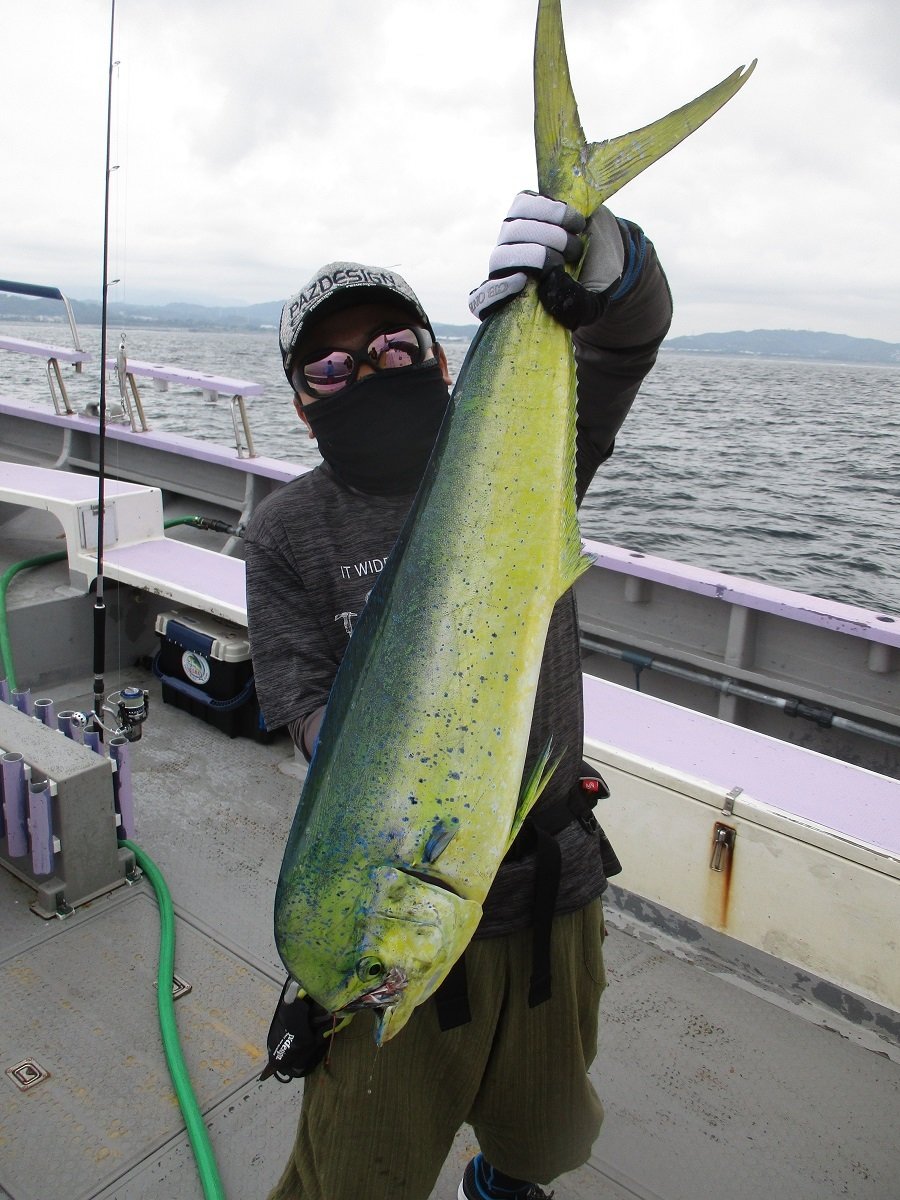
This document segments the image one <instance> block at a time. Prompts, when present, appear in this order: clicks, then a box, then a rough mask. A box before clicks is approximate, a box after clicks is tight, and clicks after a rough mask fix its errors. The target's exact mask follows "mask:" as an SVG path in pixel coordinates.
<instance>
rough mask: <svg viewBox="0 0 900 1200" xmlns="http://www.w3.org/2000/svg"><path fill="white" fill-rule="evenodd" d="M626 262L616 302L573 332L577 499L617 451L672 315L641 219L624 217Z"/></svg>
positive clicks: (665, 284)
mask: <svg viewBox="0 0 900 1200" xmlns="http://www.w3.org/2000/svg"><path fill="white" fill-rule="evenodd" d="M619 227H620V229H621V231H622V238H623V242H624V243H625V268H624V271H623V274H622V279H621V282H620V283H619V285H618V287H617V288H616V290H615V292H613V294H612V296H611V298H610V302H609V304H608V306H607V307H606V309H605V311H604V312H603V314H602V316H600V317H599V318H598V320H597V321H595V322H594V323H593V324H592V325H588V326H582V327H581V328H580V329H578V330H576V332H575V334H574V335H573V339H572V340H573V345H574V349H575V364H576V369H577V374H578V447H577V466H576V480H577V483H576V487H577V500H578V503H579V504H580V503H581V501H582V500H583V498H584V494H585V492H586V491H587V489H588V485H589V484H590V482H591V480H592V479H593V477H594V475H595V474H596V472H597V468H598V467H599V466H600V464H601V463H602V462H604V461H605V460H606V459H607V458H609V456H610V455H611V454H612V452H613V448H614V446H615V439H616V434H617V433H618V431H619V429H620V428H621V426H622V423H623V421H624V420H625V418H626V417H627V416H628V413H629V410H630V409H631V405H632V403H633V401H634V398H635V396H636V395H637V393H638V390H639V388H640V386H641V383H642V382H643V380H644V377H645V376H646V375H647V373H648V372H649V371H650V368H651V367H652V366H653V364H654V363H655V362H656V355H657V351H658V350H659V346H660V343H661V342H662V340H663V338H664V337H665V336H666V333H667V332H668V329H669V325H670V324H671V320H672V296H671V293H670V291H669V284H668V281H667V280H666V277H665V274H664V272H663V269H662V267H661V266H660V263H659V259H658V258H657V256H656V250H655V249H654V246H653V243H652V242H650V241H649V240H648V239H647V238H646V236H645V235H644V233H643V230H641V229H640V228H639V227H638V226H637V225H634V224H632V223H631V222H630V221H622V220H621V219H620V221H619Z"/></svg>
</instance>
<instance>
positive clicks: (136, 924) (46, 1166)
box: [0, 883, 278, 1200]
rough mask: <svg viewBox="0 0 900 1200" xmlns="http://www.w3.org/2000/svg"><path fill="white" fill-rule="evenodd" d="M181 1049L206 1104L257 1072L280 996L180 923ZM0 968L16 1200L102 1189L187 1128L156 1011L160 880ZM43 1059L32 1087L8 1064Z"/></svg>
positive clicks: (3, 1129)
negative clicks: (24, 1086) (18, 1080)
mask: <svg viewBox="0 0 900 1200" xmlns="http://www.w3.org/2000/svg"><path fill="white" fill-rule="evenodd" d="M175 924H176V957H175V964H176V971H177V973H178V975H179V976H180V977H181V978H182V979H184V980H187V981H189V982H190V984H191V991H190V992H189V993H188V994H187V995H185V996H183V997H182V998H181V999H179V1000H178V1001H177V1002H176V1005H175V1013H176V1017H177V1021H178V1028H179V1032H180V1035H181V1044H182V1050H183V1053H184V1056H185V1060H186V1062H187V1065H188V1070H189V1072H190V1076H191V1080H192V1083H193V1086H194V1090H195V1092H196V1094H197V1100H198V1103H199V1105H200V1107H201V1109H203V1110H208V1109H209V1108H210V1107H212V1106H214V1105H216V1104H218V1103H220V1102H222V1101H223V1100H225V1099H226V1098H227V1097H229V1096H231V1095H232V1094H234V1093H235V1092H237V1091H239V1090H240V1089H242V1088H245V1087H246V1085H247V1083H248V1081H249V1080H251V1079H252V1078H253V1076H254V1075H255V1074H256V1073H257V1072H258V1071H259V1070H260V1067H261V1063H262V1060H263V1057H264V1055H263V1047H264V1046H265V1038H266V1032H267V1030H268V1025H269V1020H270V1017H271V1014H272V1011H273V1008H274V1005H275V1001H276V1000H277V997H278V989H277V987H276V986H275V984H274V983H273V982H272V981H271V980H269V979H267V978H266V977H265V976H264V975H263V974H261V973H260V972H259V971H258V970H256V969H255V968H254V967H252V966H251V965H250V964H248V963H247V962H244V961H242V960H241V959H240V958H238V957H237V956H235V955H234V954H233V953H231V952H230V951H229V950H226V949H225V948H224V947H222V946H221V945H219V944H217V943H216V942H214V941H213V940H211V939H210V938H209V937H207V936H206V935H205V934H203V933H201V932H200V931H199V930H197V929H195V928H194V927H193V926H191V925H190V924H188V923H187V922H186V921H185V920H183V919H181V918H176V923H175ZM50 928H51V929H52V933H51V934H50V935H49V936H46V932H48V931H45V936H43V937H41V938H40V939H36V940H35V942H34V943H33V944H32V945H31V946H29V947H27V948H24V949H23V948H22V947H21V945H20V947H19V948H18V950H17V951H16V952H15V953H13V954H12V955H10V956H8V957H7V958H6V959H4V960H3V962H2V963H0V993H2V995H3V996H4V1001H5V1003H4V1014H3V1020H2V1022H0V1184H2V1187H3V1188H4V1189H5V1190H6V1191H7V1192H9V1193H11V1194H12V1195H13V1196H15V1197H16V1200H52V1198H55V1197H63V1196H65V1197H66V1198H67V1200H77V1198H79V1197H85V1196H93V1195H95V1194H96V1193H97V1192H98V1191H99V1190H100V1189H101V1188H102V1187H103V1186H105V1185H107V1184H109V1183H111V1182H112V1181H113V1180H115V1179H117V1178H120V1177H121V1176H122V1175H123V1174H124V1173H126V1172H127V1171H129V1170H130V1169H131V1168H132V1167H134V1166H135V1165H136V1164H138V1163H139V1162H141V1161H142V1160H143V1159H145V1158H146V1157H147V1156H148V1155H151V1154H153V1153H154V1151H156V1150H158V1149H159V1148H161V1147H163V1146H164V1145H165V1144H166V1143H167V1142H169V1141H171V1140H172V1139H173V1138H177V1136H178V1135H179V1133H180V1131H181V1130H182V1129H183V1121H182V1118H181V1112H180V1110H179V1108H178V1105H177V1102H176V1100H175V1096H174V1093H173V1090H172V1086H171V1083H170V1079H169V1074H168V1070H167V1067H166V1063H165V1058H164V1055H163V1049H162V1043H161V1040H160V1033H159V1024H158V1019H157V1013H156V971H157V953H158V946H159V917H158V913H157V908H156V903H155V900H154V897H153V894H152V891H150V888H149V884H147V883H145V884H142V885H141V886H140V887H139V888H138V889H136V890H135V891H134V892H132V893H130V894H129V895H127V896H124V897H122V899H121V900H119V899H118V897H117V898H116V899H115V900H110V901H108V902H106V903H105V904H103V905H101V906H98V908H97V911H95V912H91V913H90V914H89V915H87V916H86V917H83V918H82V919H81V920H77V921H75V920H73V922H72V924H71V925H70V924H69V923H68V922H61V923H59V924H58V925H55V926H52V927H50ZM28 1059H32V1060H34V1061H35V1062H36V1063H38V1064H39V1066H40V1067H41V1068H42V1069H43V1070H44V1071H46V1072H47V1073H48V1077H47V1078H45V1079H43V1080H42V1081H41V1082H39V1083H37V1084H36V1085H35V1086H34V1087H32V1088H30V1089H29V1090H27V1091H24V1092H23V1091H21V1090H19V1088H18V1087H17V1086H16V1085H15V1083H14V1081H13V1080H11V1079H10V1078H9V1077H7V1076H6V1075H5V1074H4V1073H3V1072H5V1071H6V1070H7V1068H12V1067H15V1066H16V1065H17V1064H19V1063H21V1062H22V1061H23V1060H28Z"/></svg>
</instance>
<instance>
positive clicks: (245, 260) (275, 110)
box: [0, 0, 900, 341]
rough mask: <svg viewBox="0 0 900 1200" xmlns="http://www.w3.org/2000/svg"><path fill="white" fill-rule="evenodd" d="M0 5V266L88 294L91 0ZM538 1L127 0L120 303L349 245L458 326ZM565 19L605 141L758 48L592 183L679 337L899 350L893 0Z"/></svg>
mask: <svg viewBox="0 0 900 1200" xmlns="http://www.w3.org/2000/svg"><path fill="white" fill-rule="evenodd" d="M8 8H9V9H10V11H9V12H8V13H7V14H5V17H4V21H5V26H6V28H5V31H4V37H5V42H6V46H7V47H8V48H9V50H10V51H11V53H9V54H8V55H7V57H8V63H7V64H6V65H5V69H4V72H3V73H2V74H0V103H2V104H3V110H4V112H5V113H6V114H7V122H6V131H5V147H4V159H5V164H6V168H7V169H6V172H5V174H4V176H3V178H2V179H0V211H2V212H3V214H4V218H5V220H4V224H5V227H6V228H7V230H9V232H10V237H9V246H8V248H7V255H8V258H7V263H6V265H5V267H4V270H5V272H6V273H7V274H12V275H13V276H14V277H15V276H16V275H18V276H20V277H23V278H30V279H35V280H38V281H40V282H50V283H57V284H59V285H60V286H62V287H63V288H64V289H66V288H68V289H69V290H70V291H72V292H73V294H75V295H78V296H82V295H84V296H88V295H90V294H92V293H93V294H96V292H97V288H98V286H99V277H100V265H99V264H100V245H101V236H102V203H103V183H104V174H103V161H104V151H105V145H104V139H105V121H106V81H107V58H108V51H109V28H108V17H109V10H108V5H107V3H105V0H104V2H100V0H82V2H81V3H79V4H78V5H72V4H71V3H69V2H68V0H43V2H42V3H41V4H39V5H25V4H20V5H15V6H12V5H11V6H8ZM535 9H536V5H534V4H526V3H525V2H524V0H491V3H490V4H487V3H485V2H484V0H477V2H476V0H452V2H451V0H430V2H429V4H427V5H423V4H421V3H416V2H412V0H384V2H383V3H381V4H379V5H377V6H376V5H372V4H371V3H370V2H363V0H344V2H343V3H341V5H339V6H335V5H326V4H321V3H320V4H312V3H309V2H298V0H291V2H288V0H267V3H265V4H257V5H255V6H248V5H247V4H246V0H215V2H214V0H155V3H153V4H152V5H151V4H142V3H140V2H139V0H119V3H118V4H117V8H116V13H117V26H118V36H117V43H116V52H117V57H118V58H119V59H120V60H121V66H120V68H118V70H117V73H116V76H115V93H114V94H115V99H116V104H115V113H114V115H115V120H114V131H113V132H114V147H115V160H116V161H117V162H119V163H120V170H119V171H117V172H115V173H114V175H113V179H112V201H113V203H112V211H113V222H112V237H111V242H112V247H113V250H112V255H113V262H114V268H115V269H114V274H116V275H118V276H120V277H121V278H122V281H123V282H122V285H121V294H120V296H119V298H123V299H140V298H142V297H143V296H146V295H149V294H150V293H153V294H154V296H156V297H159V296H160V295H165V296H166V297H168V298H172V299H199V300H206V301H214V300H221V301H238V302H246V303H252V302H256V301H261V300H267V299H274V298H278V297H281V296H284V295H287V294H288V293H290V292H291V291H293V290H295V289H296V288H297V287H298V286H299V285H300V284H301V283H302V282H303V281H304V280H305V279H306V277H307V276H308V275H309V274H310V273H311V271H312V270H313V269H314V268H315V267H316V266H317V265H318V264H319V263H320V262H323V261H326V260H329V259H332V258H336V257H352V258H359V259H361V260H363V261H369V262H375V263H383V264H390V265H394V266H396V267H397V269H399V270H401V271H402V272H403V273H405V274H406V275H407V276H408V277H409V278H410V280H411V281H412V282H413V284H414V286H415V287H416V289H417V290H418V291H419V292H420V294H421V295H422V297H423V300H424V301H425V303H426V304H427V305H428V306H429V307H430V308H431V310H432V312H433V314H434V316H435V318H436V319H439V320H448V321H455V322H462V321H467V320H468V319H469V318H468V312H467V309H466V307H465V299H466V296H467V293H468V291H469V289H470V288H472V287H473V286H475V285H476V284H477V283H479V282H480V280H481V278H482V276H483V273H484V270H485V264H486V262H487V257H488V253H489V251H490V248H491V245H492V242H493V239H494V237H495V234H496V230H497V228H498V226H499V223H500V220H501V219H502V216H503V214H504V212H505V210H506V208H507V206H508V204H509V201H510V200H511V198H512V196H513V194H514V193H515V192H516V191H517V190H518V189H519V188H521V187H527V186H534V183H535V169H534V161H533V160H534V149H533V134H532V112H531V105H532V98H531V78H530V72H531V67H530V61H531V54H532V44H533V22H534V10H535ZM563 15H564V18H565V22H566V30H567V39H568V51H569V59H570V63H571V69H572V75H573V81H574V86H575V92H576V95H577V96H578V98H579V103H580V107H581V115H582V121H583V124H584V126H585V129H586V131H587V132H588V135H589V136H590V137H594V138H598V139H599V138H604V137H608V136H614V135H615V134H618V133H622V132H625V131H627V130H629V129H634V128H637V127H639V126H641V125H643V124H646V123H648V122H650V121H652V120H654V119H655V118H656V117H659V116H661V115H662V114H663V113H664V112H667V111H669V110H671V109H672V108H675V107H678V106H679V105H680V104H682V103H684V102H685V101H686V100H688V99H689V98H691V97H692V96H693V95H696V94H697V93H699V92H700V91H703V90H705V89H706V88H707V87H709V86H710V85H711V84H712V83H714V82H716V81H717V80H718V79H720V78H723V77H724V76H725V75H727V74H729V73H730V72H731V71H732V70H733V69H734V68H735V67H737V66H738V65H740V64H743V63H747V62H749V61H750V60H751V59H753V58H754V57H758V58H759V66H758V68H757V70H756V72H755V74H754V75H753V77H752V78H751V79H750V81H749V82H748V83H747V85H746V87H745V88H744V89H743V90H742V91H741V92H740V93H739V95H738V96H736V97H735V98H734V99H733V100H732V101H731V102H730V103H729V104H728V105H727V106H726V108H725V109H724V110H723V111H722V112H721V113H719V114H717V115H716V116H715V117H714V118H713V119H712V120H711V121H710V122H709V123H708V124H707V125H706V126H705V127H704V128H703V129H702V130H700V131H699V132H697V133H696V134H694V135H693V136H692V137H691V138H690V139H688V140H687V141H686V142H685V143H683V144H682V145H681V146H679V147H677V148H676V149H675V150H674V151H673V152H672V153H671V154H670V155H669V156H667V158H666V159H664V160H662V161H661V162H659V163H657V164H655V165H654V166H653V167H652V169H651V170H649V171H648V172H647V173H646V174H645V175H643V176H642V177H640V178H639V179H637V180H635V181H634V182H633V183H631V184H629V185H628V186H627V188H626V189H624V190H623V191H622V192H621V193H620V194H619V195H617V196H616V197H615V198H614V199H613V200H612V201H611V207H613V208H614V210H615V211H617V212H620V213H622V214H623V215H627V216H629V217H632V218H634V219H635V220H638V221H639V222H641V223H642V224H643V225H644V227H645V228H646V230H647V232H648V234H649V235H650V236H651V237H652V238H653V240H654V241H655V242H656V244H657V246H658V247H659V250H660V253H661V255H662V257H663V261H664V262H665V265H666V268H667V271H668V273H669V275H670V279H671V282H672V285H673V290H674V292H675V296H676V304H677V315H676V324H675V332H679V333H689V332H701V331H703V330H705V329H725V328H733V327H734V324H735V323H740V324H741V325H743V326H752V327H757V328H765V327H788V326H793V327H803V328H829V329H832V330H834V331H836V332H846V333H853V334H857V335H859V336H875V337H881V338H885V339H887V340H892V341H900V329H898V324H897V319H896V313H897V312H898V311H900V305H898V300H900V294H898V292H900V283H898V280H897V276H896V267H895V264H896V263H897V262H898V261H900V253H898V250H900V247H898V237H900V235H898V233H897V230H896V221H895V219H894V211H895V209H896V199H897V196H896V191H897V180H898V178H900V161H898V160H900V84H898V81H897V77H896V68H895V64H894V61H893V58H894V47H896V45H897V40H898V38H897V35H898V34H900V15H898V12H897V10H896V9H895V7H894V6H893V5H892V4H888V3H884V2H882V0H861V2H860V3H857V4H855V5H853V6H849V5H847V4H846V3H844V2H843V0H794V2H793V3H792V4H791V5H790V8H789V9H787V10H786V9H785V6H784V4H783V3H777V4H776V3H775V0H756V2H755V3H754V4H752V5H749V4H747V3H746V2H745V0H629V3H627V4H623V3H617V2H615V0H563ZM739 318H744V319H742V320H740V321H739V322H738V319H739Z"/></svg>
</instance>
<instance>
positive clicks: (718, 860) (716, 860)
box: [709, 821, 737, 871]
mask: <svg viewBox="0 0 900 1200" xmlns="http://www.w3.org/2000/svg"><path fill="white" fill-rule="evenodd" d="M736 835H737V830H736V829H733V828H732V826H731V825H723V824H722V822H721V821H716V823H715V826H714V827H713V852H712V858H711V859H710V860H709V869H710V870H711V871H724V870H725V864H726V861H727V859H728V856H729V855H730V854H731V852H732V851H733V850H734V839H735V837H736Z"/></svg>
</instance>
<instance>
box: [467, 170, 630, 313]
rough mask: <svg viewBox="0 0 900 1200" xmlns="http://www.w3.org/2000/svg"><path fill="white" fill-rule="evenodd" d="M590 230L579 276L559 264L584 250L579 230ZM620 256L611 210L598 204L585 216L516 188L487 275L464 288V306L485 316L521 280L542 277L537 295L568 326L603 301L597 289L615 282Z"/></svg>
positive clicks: (600, 308) (515, 291)
mask: <svg viewBox="0 0 900 1200" xmlns="http://www.w3.org/2000/svg"><path fill="white" fill-rule="evenodd" d="M582 233H587V234H588V235H589V242H588V249H587V253H586V254H585V257H584V262H583V264H582V268H581V280H580V282H578V281H576V280H574V279H572V277H571V276H569V275H567V274H566V272H565V270H564V269H563V264H564V263H574V262H578V260H579V259H580V258H581V256H582V254H583V253H584V247H583V242H582V238H581V237H579V236H578V235H579V234H582ZM624 261H625V251H624V247H623V245H622V238H621V235H620V233H619V226H618V222H617V221H616V218H615V217H614V216H613V214H612V213H611V212H610V211H609V210H608V209H607V208H604V207H602V206H601V207H600V208H598V209H597V210H596V212H594V213H593V214H592V216H591V217H590V219H589V220H588V221H585V218H584V217H583V216H582V215H581V213H579V212H578V211H577V210H576V209H574V208H572V207H570V206H569V205H568V204H564V203H563V202H562V201H560V200H553V199H552V198H551V197H549V196H541V195H538V194H537V193H535V192H520V193H519V194H518V195H517V196H516V198H515V200H514V201H513V203H512V207H511V208H510V210H509V213H508V215H507V217H506V220H505V221H504V222H503V225H502V226H501V229H500V236H499V237H498V239H497V245H496V246H495V248H494V250H493V252H492V254H491V257H490V261H489V264H488V270H489V276H488V278H487V279H486V280H485V282H484V283H483V284H482V285H481V286H480V287H478V288H475V290H474V291H472V292H470V294H469V309H470V311H471V312H472V314H473V315H474V316H476V317H478V318H479V320H484V318H485V317H486V316H487V315H488V314H489V313H490V312H492V311H493V310H494V308H495V307H496V306H497V305H498V304H501V303H503V302H504V301H505V300H509V299H511V298H512V297H513V296H516V295H518V294H519V292H521V291H522V289H523V288H524V287H525V283H526V280H527V279H528V277H529V276H533V277H536V278H538V279H539V280H541V284H540V286H539V288H538V295H539V297H540V299H541V303H542V304H543V305H544V307H545V308H546V309H547V311H548V312H549V313H550V315H551V316H553V317H554V318H555V319H556V320H558V321H560V322H561V324H563V325H565V326H566V328H567V329H577V328H578V327H579V326H580V325H584V324H590V323H591V322H592V321H594V320H596V319H597V317H598V316H599V315H600V313H601V312H602V311H603V308H604V307H605V304H604V303H603V298H602V296H601V295H598V293H603V292H607V291H609V289H610V288H611V287H612V286H613V285H614V284H615V283H617V282H618V280H619V278H620V277H621V274H622V268H623V265H624Z"/></svg>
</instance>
